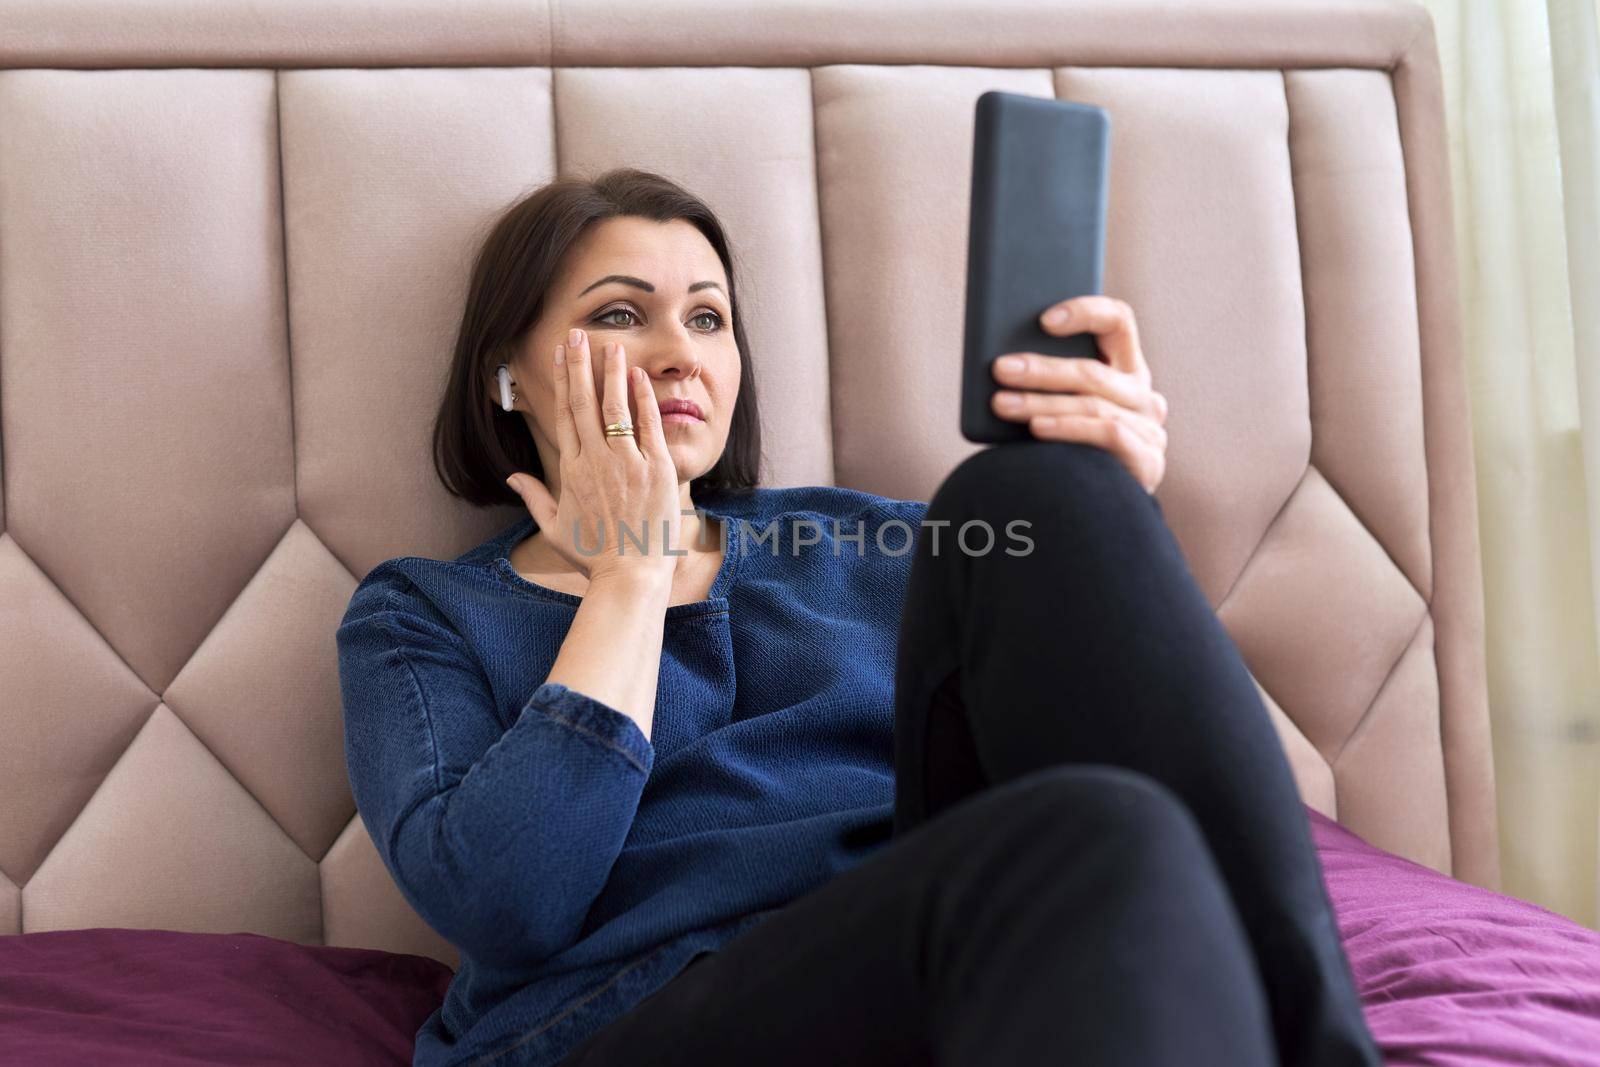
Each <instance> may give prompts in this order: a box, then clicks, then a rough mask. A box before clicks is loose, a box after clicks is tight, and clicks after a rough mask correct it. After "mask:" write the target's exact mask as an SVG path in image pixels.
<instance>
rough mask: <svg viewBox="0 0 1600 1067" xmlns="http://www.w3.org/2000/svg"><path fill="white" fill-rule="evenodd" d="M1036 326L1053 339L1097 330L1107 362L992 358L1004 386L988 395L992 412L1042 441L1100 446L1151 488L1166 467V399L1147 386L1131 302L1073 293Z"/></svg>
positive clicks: (1021, 355)
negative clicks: (1057, 316) (1060, 315)
mask: <svg viewBox="0 0 1600 1067" xmlns="http://www.w3.org/2000/svg"><path fill="white" fill-rule="evenodd" d="M1056 311H1066V312H1067V318H1066V319H1065V321H1061V322H1056V321H1053V320H1051V319H1050V318H1049V316H1050V315H1051V314H1052V313H1054V312H1056ZM1039 324H1040V326H1041V327H1042V328H1043V329H1044V331H1045V332H1046V333H1050V334H1055V335H1056V336H1058V337H1065V336H1067V335H1069V334H1075V333H1093V334H1095V335H1096V344H1097V345H1098V347H1099V349H1100V352H1101V354H1102V355H1104V356H1105V357H1106V358H1107V360H1108V363H1102V362H1100V361H1099V360H1095V359H1084V358H1082V357H1077V356H1047V355H1045V354H1043V353H1041V352H1012V353H1008V354H1006V355H1004V356H1002V357H1000V358H999V359H997V360H995V361H994V377H995V380H996V381H997V382H999V383H1000V384H1001V385H1002V386H1004V387H1005V388H1002V389H1000V390H998V391H997V392H996V393H995V395H994V400H993V407H994V411H995V414H997V415H999V416H1000V417H1001V418H1003V419H1008V420H1010V421H1012V422H1027V423H1028V429H1029V430H1030V431H1031V432H1032V433H1033V436H1034V437H1037V438H1039V439H1040V440H1044V441H1082V442H1085V443H1087V444H1093V445H1098V446H1100V447H1101V448H1104V449H1106V450H1107V451H1109V452H1111V453H1112V454H1113V455H1115V456H1116V457H1117V458H1118V459H1120V460H1121V461H1122V463H1123V465H1124V466H1126V467H1127V468H1128V470H1129V471H1131V472H1132V474H1133V476H1134V477H1135V478H1137V479H1138V480H1139V484H1140V485H1142V486H1144V490H1145V492H1147V493H1154V492H1155V491H1156V486H1158V485H1160V484H1161V479H1162V478H1163V477H1164V476H1165V474H1166V470H1167V431H1166V421H1167V398H1166V397H1164V396H1162V395H1161V394H1160V393H1158V392H1155V391H1154V390H1152V389H1151V388H1150V367H1149V366H1148V365H1147V364H1146V363H1145V361H1144V352H1142V351H1141V350H1140V348H1139V328H1138V326H1137V324H1135V322H1134V321H1133V308H1131V307H1129V306H1128V304H1127V303H1126V302H1125V301H1122V300H1118V299H1117V298H1115V297H1109V296H1099V295H1093V296H1079V297H1074V298H1073V299H1071V300H1063V301H1062V302H1061V303H1059V304H1053V305H1051V306H1050V307H1049V308H1048V309H1046V310H1045V312H1044V313H1043V314H1041V315H1040V316H1039Z"/></svg>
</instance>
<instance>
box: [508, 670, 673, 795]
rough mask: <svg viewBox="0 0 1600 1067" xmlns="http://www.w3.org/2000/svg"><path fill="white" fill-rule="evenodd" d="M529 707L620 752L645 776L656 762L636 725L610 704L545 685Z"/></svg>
mask: <svg viewBox="0 0 1600 1067" xmlns="http://www.w3.org/2000/svg"><path fill="white" fill-rule="evenodd" d="M528 706H529V707H531V708H534V709H535V710H537V711H540V712H542V713H544V715H545V717H547V718H549V719H553V720H554V721H556V722H559V723H561V724H562V725H563V726H566V727H567V728H568V729H571V730H575V731H577V732H578V733H580V734H583V735H584V736H586V737H588V738H589V739H590V740H592V741H594V742H595V743H597V744H601V745H604V746H605V747H607V748H609V749H611V750H613V751H615V752H617V753H620V754H621V755H622V756H623V757H625V758H626V759H627V760H628V762H629V763H632V764H633V765H634V766H635V767H638V768H639V770H641V771H643V772H644V773H645V774H646V775H648V774H649V773H650V768H651V766H652V765H653V764H654V763H655V753H656V750H655V746H654V745H652V744H651V743H650V739H649V738H647V737H645V735H644V731H643V730H641V729H639V724H638V723H636V722H634V721H633V720H632V719H631V718H629V717H628V716H626V715H624V714H623V713H622V712H620V711H618V710H617V709H616V708H613V707H612V706H611V705H609V704H603V703H601V702H600V701H598V700H596V699H594V698H593V697H591V696H588V695H587V694H584V693H580V692H578V691H577V690H576V689H570V688H568V687H567V686H564V685H562V684H561V683H560V682H545V683H544V684H542V685H540V686H539V688H537V689H535V690H534V691H533V695H532V696H531V697H529V698H528Z"/></svg>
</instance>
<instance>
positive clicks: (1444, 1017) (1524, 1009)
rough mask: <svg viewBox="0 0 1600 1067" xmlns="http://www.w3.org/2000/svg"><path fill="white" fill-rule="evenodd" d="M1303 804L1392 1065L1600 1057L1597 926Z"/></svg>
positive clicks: (1369, 1011) (1598, 1064) (1437, 1066)
mask: <svg viewBox="0 0 1600 1067" xmlns="http://www.w3.org/2000/svg"><path fill="white" fill-rule="evenodd" d="M1306 811H1307V812H1308V813H1309V815H1310V819H1311V836H1312V840H1313V841H1314V842H1315V843H1316V846H1317V855H1318V857H1319V858H1320V859H1321V861H1322V870H1323V877H1324V880H1325V882H1326V884H1327V887H1328V897H1329V899H1330V900H1331V901H1332V902H1333V909H1334V914H1335V915H1336V917H1337V918H1338V921H1339V933H1340V935H1341V937H1342V938H1343V941H1344V947H1345V954H1346V955H1347V956H1349V957H1350V968H1351V971H1352V972H1353V973H1354V975H1355V978H1356V987H1357V988H1358V989H1359V990H1360V992H1361V1001H1362V1004H1363V1006H1364V1007H1365V1009H1366V1015H1367V1023H1368V1025H1369V1026H1370V1027H1371V1028H1372V1033H1373V1035H1374V1036H1375V1037H1376V1038H1377V1039H1378V1044H1379V1045H1380V1046H1381V1047H1382V1049H1383V1053H1384V1058H1385V1062H1386V1063H1387V1064H1388V1067H1412V1065H1413V1064H1417V1065H1421V1064H1428V1065H1430V1067H1441V1065H1442V1067H1490V1065H1494V1067H1507V1065H1511V1064H1519V1065H1520V1064H1541V1065H1560V1067H1578V1065H1583V1067H1591V1065H1595V1067H1600V931H1595V930H1592V929H1590V928H1588V927H1586V926H1581V925H1579V924H1578V923H1575V922H1573V921H1572V920H1570V919H1567V918H1565V917H1563V916H1561V915H1558V914H1557V913H1555V912H1553V911H1550V910H1548V909H1546V908H1541V907H1539V906H1538V905H1536V904H1530V903H1528V902H1527V901H1524V900H1518V899H1516V898H1515V897H1510V896H1506V895H1505V894H1503V893H1496V892H1493V891H1491V890H1488V889H1482V888H1480V887H1478V886H1474V885H1468V884H1467V883H1465V882H1460V881H1457V880H1455V879H1453V878H1449V877H1446V876H1445V875H1442V874H1440V873H1439V872H1438V871H1435V870H1433V869H1432V868H1429V867H1424V866H1422V865H1421V864H1417V863H1413V862H1411V861H1410V860H1406V859H1401V858H1400V857H1399V856H1396V855H1394V854H1392V853H1389V852H1385V851H1383V850H1382V849H1379V848H1377V847H1375V846H1373V845H1370V844H1368V843H1367V842H1366V841H1365V840H1363V839H1362V838H1360V837H1358V836H1357V835H1356V834H1354V833H1352V832H1351V831H1350V830H1348V829H1346V828H1344V827H1343V826H1340V825H1339V824H1338V823H1336V822H1334V821H1333V820H1331V819H1329V818H1328V817H1327V816H1325V815H1323V814H1322V813H1320V812H1318V811H1316V810H1315V809H1313V808H1310V807H1308V808H1306Z"/></svg>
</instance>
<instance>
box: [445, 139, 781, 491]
mask: <svg viewBox="0 0 1600 1067" xmlns="http://www.w3.org/2000/svg"><path fill="white" fill-rule="evenodd" d="M617 216H637V217H641V218H646V219H651V220H653V221H656V222H671V221H673V220H676V219H683V220H684V221H686V222H689V223H692V224H693V225H694V226H695V227H696V228H697V229H698V230H699V231H700V232H701V233H703V234H704V235H705V238H706V240H707V241H709V242H710V243H711V247H712V248H714V249H715V250H716V253H717V256H718V258H720V259H721V260H722V267H723V269H724V270H725V271H727V274H728V303H729V306H730V308H731V310H732V313H733V338H734V342H735V344H737V345H738V348H739V369H740V383H739V395H738V397H737V398H736V399H735V401H734V407H733V418H732V421H731V424H730V425H729V427H728V440H727V443H726V445H725V446H724V448H723V450H722V455H721V456H719V457H717V462H716V463H715V464H714V465H713V466H712V468H711V469H710V470H708V471H706V472H705V474H703V475H701V476H700V477H699V478H696V479H694V480H693V481H692V482H691V483H690V485H689V491H690V493H691V494H694V495H699V494H700V493H701V492H702V491H705V490H712V489H736V490H737V489H751V488H754V487H755V485H756V481H757V478H758V477H759V474H758V465H759V461H760V455H761V424H760V421H759V419H758V417H757V414H756V383H755V376H754V374H753V373H752V371H751V366H750V343H749V341H748V340H747V339H746V338H745V333H744V317H743V316H742V315H741V314H740V313H739V298H738V296H737V292H738V288H737V286H736V284H735V282H734V277H733V262H732V256H731V254H730V252H729V249H728V240H727V237H726V235H725V234H724V232H723V228H722V223H721V222H720V221H718V219H717V217H716V215H715V213H713V212H712V210H711V208H710V207H708V206H707V205H706V204H705V202H704V201H702V200H701V199H700V198H699V197H697V196H695V195H694V194H692V193H690V192H689V191H688V190H686V189H684V188H683V187H682V186H680V185H678V184H676V183H675V182H672V181H670V180H669V179H667V178H664V177H662V176H661V175H659V174H653V173H651V172H650V171H645V170H639V169H636V168H633V167H619V168H617V169H614V170H610V171H607V172H606V173H604V174H602V175H600V176H599V177H597V178H594V179H592V180H586V179H581V178H560V179H557V180H555V181H552V182H550V183H548V184H546V185H543V186H540V187H539V188H538V189H536V190H534V191H533V192H531V193H529V194H527V195H525V196H523V197H522V198H520V199H518V200H517V201H515V202H514V203H513V204H512V205H511V206H510V207H509V208H507V209H506V210H505V211H504V212H503V213H502V214H500V216H499V217H498V218H496V219H494V220H493V224H492V227H491V229H490V230H489V234H488V236H487V237H486V238H484V240H483V243H482V245H481V246H480V247H479V249H478V253H477V256H476V258H475V259H474V261H473V265H472V274H471V281H470V284H469V286H468V289H467V296H466V303H465V307H464V308H463V309H462V312H461V328H460V330H459V331H458V332H457V334H456V342H455V355H454V357H453V358H452V359H451V362H450V368H449V371H448V372H447V377H446V380H445V386H444V395H443V397H442V399H441V400H440V403H439V411H438V414H437V415H436V416H435V417H434V422H433V466H434V470H435V471H436V472H437V473H438V475H439V480H440V481H441V482H443V483H444V487H445V489H446V491H448V492H449V493H450V494H451V495H452V496H456V497H459V498H461V499H462V500H465V501H467V502H468V503H470V504H473V505H476V506H479V507H487V506H490V505H493V504H520V503H522V499H521V497H519V496H518V495H517V494H516V493H514V492H512V491H511V487H510V486H508V485H506V484H505V480H506V478H507V477H509V476H510V475H511V474H512V473H514V472H516V471H524V472H526V473H528V474H531V475H533V476H534V477H536V478H539V479H541V480H543V479H544V467H543V464H541V463H540V461H539V451H538V449H537V448H536V447H535V446H534V443H533V435H532V434H530V433H529V432H528V427H527V424H526V423H525V422H524V421H523V417H522V415H521V413H520V412H515V411H506V410H504V409H503V408H501V407H500V405H499V404H495V403H492V402H490V401H489V400H488V399H487V398H488V397H489V395H490V393H489V390H488V388H487V386H488V384H489V382H490V381H492V380H493V375H494V371H495V368H497V367H498V366H499V365H500V364H501V363H509V362H511V357H512V355H513V354H514V353H515V352H516V351H517V348H518V346H519V344H520V343H521V339H522V337H523V335H524V334H526V333H527V331H528V330H529V329H530V328H531V327H532V326H533V325H534V323H536V322H537V321H538V319H539V315H540V313H541V311H542V310H543V307H544V298H545V292H546V290H547V289H549V287H550V285H551V284H552V282H553V281H554V280H555V275H556V269H557V267H558V266H559V264H560V263H561V261H562V258H563V257H564V256H565V255H566V253H567V250H568V249H569V248H571V247H572V245H573V243H574V242H576V241H577V240H578V238H579V237H580V236H581V235H582V234H583V232H584V231H585V230H587V229H588V228H589V227H590V226H591V225H593V224H594V223H596V222H599V221H600V220H602V219H608V218H615V217H617Z"/></svg>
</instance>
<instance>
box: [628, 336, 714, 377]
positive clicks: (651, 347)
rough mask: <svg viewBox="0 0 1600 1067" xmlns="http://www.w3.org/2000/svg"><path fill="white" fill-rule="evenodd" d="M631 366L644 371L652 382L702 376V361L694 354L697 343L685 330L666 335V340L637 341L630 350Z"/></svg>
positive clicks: (662, 338) (656, 338)
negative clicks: (658, 379) (657, 379)
mask: <svg viewBox="0 0 1600 1067" xmlns="http://www.w3.org/2000/svg"><path fill="white" fill-rule="evenodd" d="M628 362H629V363H630V364H632V365H634V366H636V367H643V368H644V372H645V373H646V374H648V375H649V376H650V377H651V379H652V380H654V379H656V378H680V379H684V380H689V379H692V378H695V377H696V376H698V375H699V373H700V360H699V357H698V356H696V355H695V352H694V341H693V339H692V338H691V337H690V336H689V335H688V333H687V331H686V330H685V329H684V328H683V327H681V326H679V327H677V328H676V329H675V330H668V331H665V335H664V336H663V335H655V336H651V337H637V338H635V339H634V342H633V344H631V345H629V346H628Z"/></svg>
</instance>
